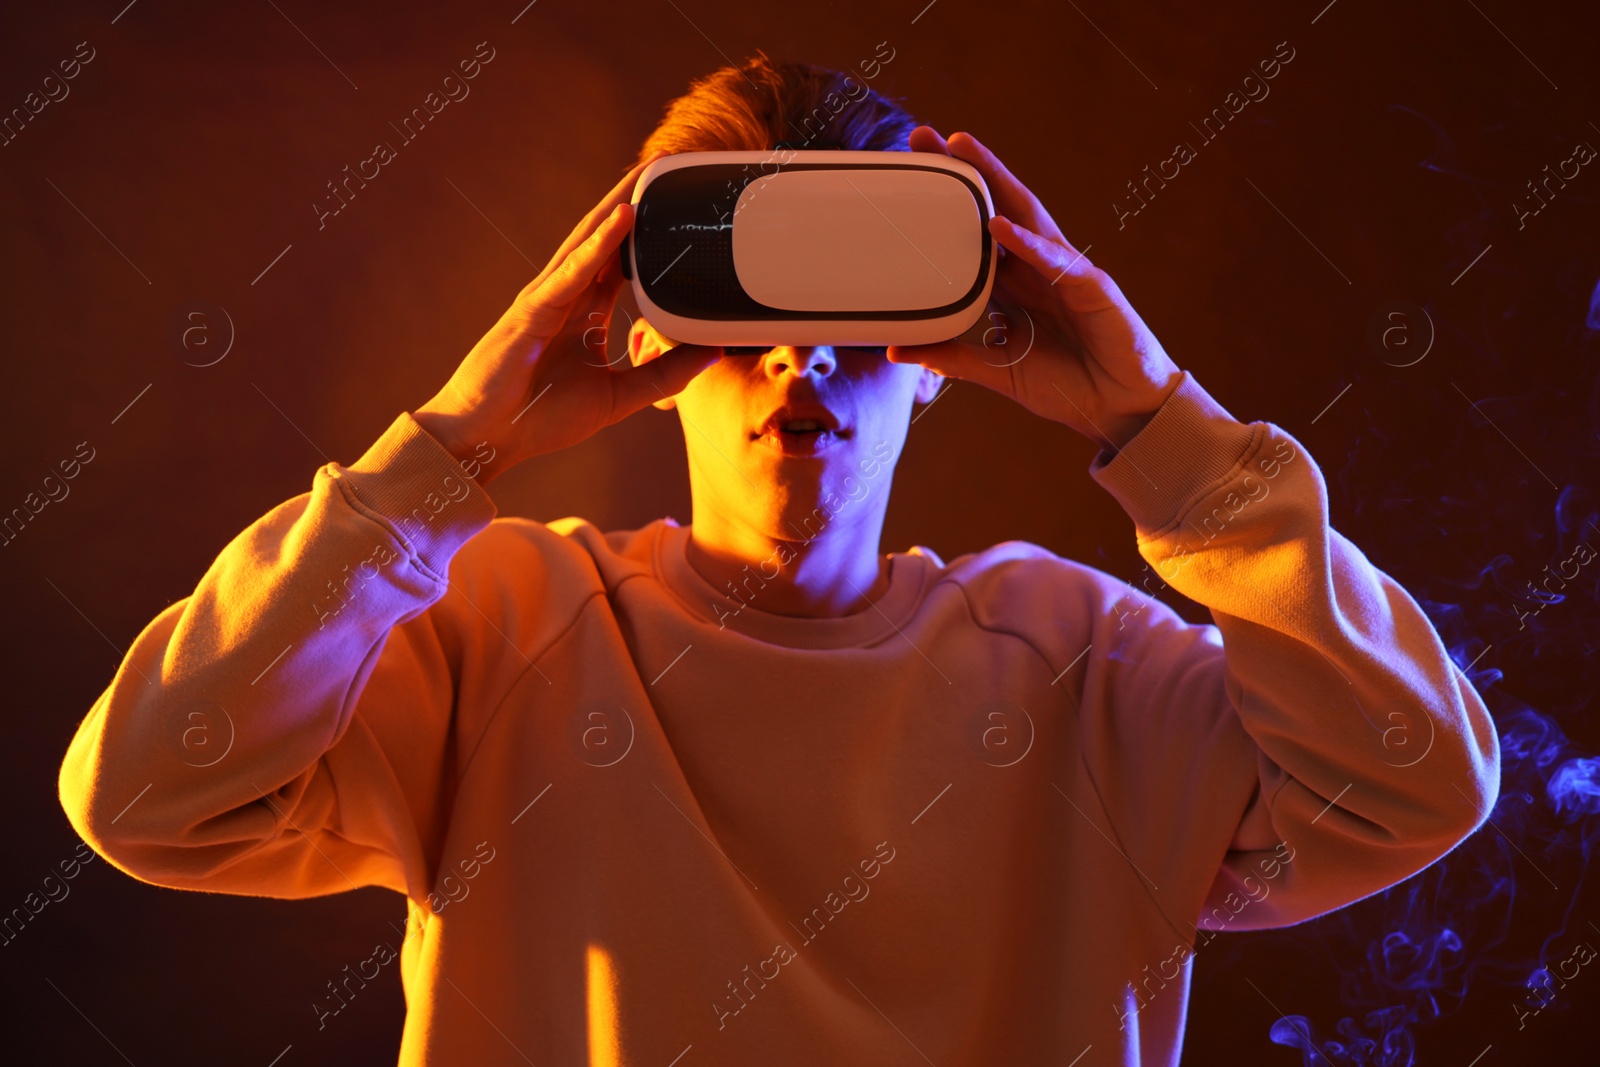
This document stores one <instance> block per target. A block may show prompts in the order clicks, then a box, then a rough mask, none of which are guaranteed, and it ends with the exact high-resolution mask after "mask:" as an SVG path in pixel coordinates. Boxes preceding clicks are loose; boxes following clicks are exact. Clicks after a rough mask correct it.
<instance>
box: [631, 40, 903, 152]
mask: <svg viewBox="0 0 1600 1067" xmlns="http://www.w3.org/2000/svg"><path fill="white" fill-rule="evenodd" d="M918 125H919V123H918V121H917V120H916V119H915V118H913V117H912V116H911V115H910V114H909V113H907V112H906V110H905V109H904V108H902V107H901V106H900V105H899V103H897V102H896V101H894V100H891V99H890V98H889V97H886V96H883V95H882V94H880V93H879V92H877V91H876V90H874V89H872V88H870V87H869V86H868V85H867V84H866V82H865V81H864V80H863V79H862V78H860V77H857V76H855V75H852V74H846V73H845V72H843V71H838V70H831V69H829V68H827V67H818V66H814V65H812V64H810V63H774V62H772V61H771V60H770V59H768V58H767V56H766V54H765V53H763V52H759V51H758V52H757V53H756V55H755V57H754V58H752V59H747V60H745V61H744V62H743V63H742V64H740V65H739V66H737V67H723V68H721V69H720V70H716V71H713V72H712V73H710V74H707V75H705V76H704V77H700V78H696V79H695V80H694V81H692V82H690V83H689V91H688V92H687V93H685V94H684V95H683V96H680V97H678V98H677V99H676V100H673V101H672V102H671V103H670V104H668V105H667V108H666V114H665V116H664V117H663V118H662V120H661V122H660V124H659V125H658V126H656V128H655V131H654V132H653V133H651V134H650V136H649V138H648V139H647V140H646V141H645V143H644V147H643V148H641V149H640V150H639V159H640V160H644V159H645V158H647V157H648V156H650V155H651V154H653V153H655V152H658V151H664V152H672V153H677V152H738V151H746V152H761V151H766V150H768V149H774V148H777V147H778V146H779V144H780V142H781V143H783V144H784V145H786V146H787V147H789V148H795V149H811V148H844V149H853V150H858V151H901V152H905V151H909V150H910V143H909V139H910V137H911V131H912V130H913V129H915V128H916V127H917V126H918Z"/></svg>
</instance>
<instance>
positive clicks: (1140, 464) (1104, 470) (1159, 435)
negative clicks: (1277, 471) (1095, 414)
mask: <svg viewBox="0 0 1600 1067" xmlns="http://www.w3.org/2000/svg"><path fill="white" fill-rule="evenodd" d="M1182 373H1183V380H1182V381H1181V382H1180V383H1179V384H1178V387H1177V388H1176V389H1174V390H1173V391H1172V392H1171V393H1170V394H1169V395H1168V396H1167V399H1166V401H1165V402H1164V403H1162V405H1161V407H1160V408H1158V409H1157V410H1156V413H1155V415H1154V416H1153V417H1152V418H1151V419H1150V421H1149V422H1148V423H1146V424H1145V426H1144V428H1143V429H1141V430H1140V431H1139V432H1138V433H1136V434H1134V436H1133V438H1132V439H1131V440H1130V441H1129V442H1128V443H1127V444H1126V445H1124V446H1123V447H1122V448H1121V449H1120V450H1119V451H1118V452H1117V453H1116V454H1115V455H1114V456H1113V457H1112V458H1111V459H1110V460H1109V461H1108V460H1106V458H1105V456H1106V453H1105V452H1103V451H1102V452H1101V453H1100V454H1098V455H1096V456H1095V458H1094V460H1093V461H1092V462H1091V463H1090V464H1089V476H1090V477H1091V478H1093V479H1094V480H1095V481H1096V482H1098V483H1100V485H1101V486H1102V487H1103V488H1104V489H1105V490H1106V491H1107V492H1108V493H1110V494H1111V495H1112V496H1113V497H1115V498H1116V500H1117V503H1119V504H1121V505H1122V509H1123V510H1124V511H1126V512H1127V513H1128V515H1129V517H1130V518H1132V519H1133V524H1134V527H1135V528H1136V529H1138V530H1139V531H1140V532H1141V533H1144V534H1146V535H1150V536H1154V535H1158V534H1161V533H1163V532H1165V531H1166V530H1167V528H1168V527H1170V526H1173V525H1175V524H1176V523H1177V522H1178V520H1179V519H1181V518H1182V517H1183V514H1184V512H1186V511H1187V510H1188V509H1189V507H1190V506H1191V505H1192V504H1193V503H1194V502H1195V501H1197V500H1198V499H1199V498H1200V497H1201V496H1203V495H1204V494H1205V493H1207V492H1208V491H1209V490H1211V489H1213V488H1215V487H1216V486H1217V485H1218V484H1219V483H1220V482H1221V481H1222V480H1223V479H1224V478H1226V477H1228V476H1229V475H1230V474H1231V473H1232V472H1233V471H1235V470H1237V469H1238V467H1239V464H1240V462H1241V461H1243V460H1244V459H1245V457H1246V456H1247V455H1249V454H1250V453H1251V452H1252V451H1254V450H1255V449H1257V448H1259V447H1260V446H1261V441H1262V440H1263V439H1264V431H1265V424H1250V423H1242V422H1240V421H1239V420H1237V419H1235V418H1234V417H1233V416H1232V415H1230V414H1229V413H1228V412H1227V410H1226V409H1225V408H1223V406H1222V405H1221V404H1219V403H1217V402H1216V401H1215V400H1214V399H1212V397H1211V394H1210V393H1207V392H1206V391H1205V390H1204V389H1202V388H1201V387H1200V383H1199V382H1197V381H1195V380H1194V376H1193V375H1191V374H1190V373H1189V372H1188V371H1183V372H1182Z"/></svg>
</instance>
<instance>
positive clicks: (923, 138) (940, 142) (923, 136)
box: [911, 126, 950, 156]
mask: <svg viewBox="0 0 1600 1067" xmlns="http://www.w3.org/2000/svg"><path fill="white" fill-rule="evenodd" d="M911 151H913V152H941V153H943V154H944V155H947V156H948V155H949V154H950V145H949V144H948V143H946V141H945V139H944V138H943V137H941V136H939V131H938V130H936V129H934V128H933V127H932V126H918V127H917V128H916V129H914V130H912V131H911Z"/></svg>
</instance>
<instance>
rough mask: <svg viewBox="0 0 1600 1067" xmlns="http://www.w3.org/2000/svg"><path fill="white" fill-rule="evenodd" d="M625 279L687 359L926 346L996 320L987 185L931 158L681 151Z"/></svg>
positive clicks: (644, 222) (636, 236) (663, 180)
mask: <svg viewBox="0 0 1600 1067" xmlns="http://www.w3.org/2000/svg"><path fill="white" fill-rule="evenodd" d="M633 206H634V212H635V214H634V222H633V228H632V231H631V233H630V234H629V236H628V239H627V241H626V242H625V243H624V245H623V246H622V249H621V254H622V271H623V274H624V276H625V277H627V278H628V279H629V280H630V281H631V282H632V286H633V295H634V298H635V299H636V300H637V301H638V305H639V311H640V313H641V314H642V315H643V316H644V318H645V319H646V320H648V322H649V323H650V325H651V326H652V327H653V328H654V329H655V331H656V332H657V333H659V334H661V335H662V336H663V337H665V338H667V339H668V340H671V341H673V342H674V343H679V344H696V345H721V346H734V347H744V346H751V347H754V348H759V349H761V350H765V349H766V348H770V347H772V346H775V345H795V346H803V345H849V346H885V345H891V344H893V345H917V344H928V343H931V342H935V341H944V340H949V339H950V338H952V337H956V336H958V335H960V334H961V333H963V332H964V331H966V330H967V329H968V328H970V327H971V326H972V325H973V324H974V323H975V322H976V321H977V320H978V319H979V318H980V317H981V316H982V315H983V312H984V309H985V307H986V306H987V305H988V301H989V294H990V291H991V290H992V289H993V286H994V273H995V267H996V260H997V249H996V247H995V244H994V240H993V238H992V237H991V236H990V234H989V227H988V223H989V218H990V216H992V215H993V214H994V205H993V203H992V202H991V201H990V199H989V190H988V188H987V187H986V186H985V185H984V181H983V178H982V176H981V175H979V173H978V172H977V170H976V169H974V168H973V167H972V166H970V165H969V164H967V163H965V162H963V161H962V160H959V159H954V158H952V157H950V156H946V155H944V154H942V153H937V152H856V151H844V150H831V149H830V150H823V151H803V150H794V149H786V148H777V149H773V150H769V151H763V152H684V153H679V154H677V155H671V156H665V157H663V158H661V159H658V160H656V161H655V162H654V163H652V164H650V165H649V166H648V167H646V168H645V170H644V172H643V173H642V174H641V175H640V176H639V180H638V182H637V183H636V185H635V187H634V192H633Z"/></svg>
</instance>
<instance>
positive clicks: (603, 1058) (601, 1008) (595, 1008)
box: [586, 944, 622, 1067]
mask: <svg viewBox="0 0 1600 1067" xmlns="http://www.w3.org/2000/svg"><path fill="white" fill-rule="evenodd" d="M587 957H588V959H587V961H586V965H587V971H588V983H587V989H588V998H587V1000H588V1008H589V1067H618V1065H619V1064H620V1063H621V1062H622V1052H621V1048H620V1043H619V1042H618V1040H617V974H616V968H615V967H613V966H612V963H611V956H610V954H609V953H607V952H606V950H605V949H603V948H601V947H600V946H599V945H594V944H591V945H590V946H589V948H588V952H587Z"/></svg>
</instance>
